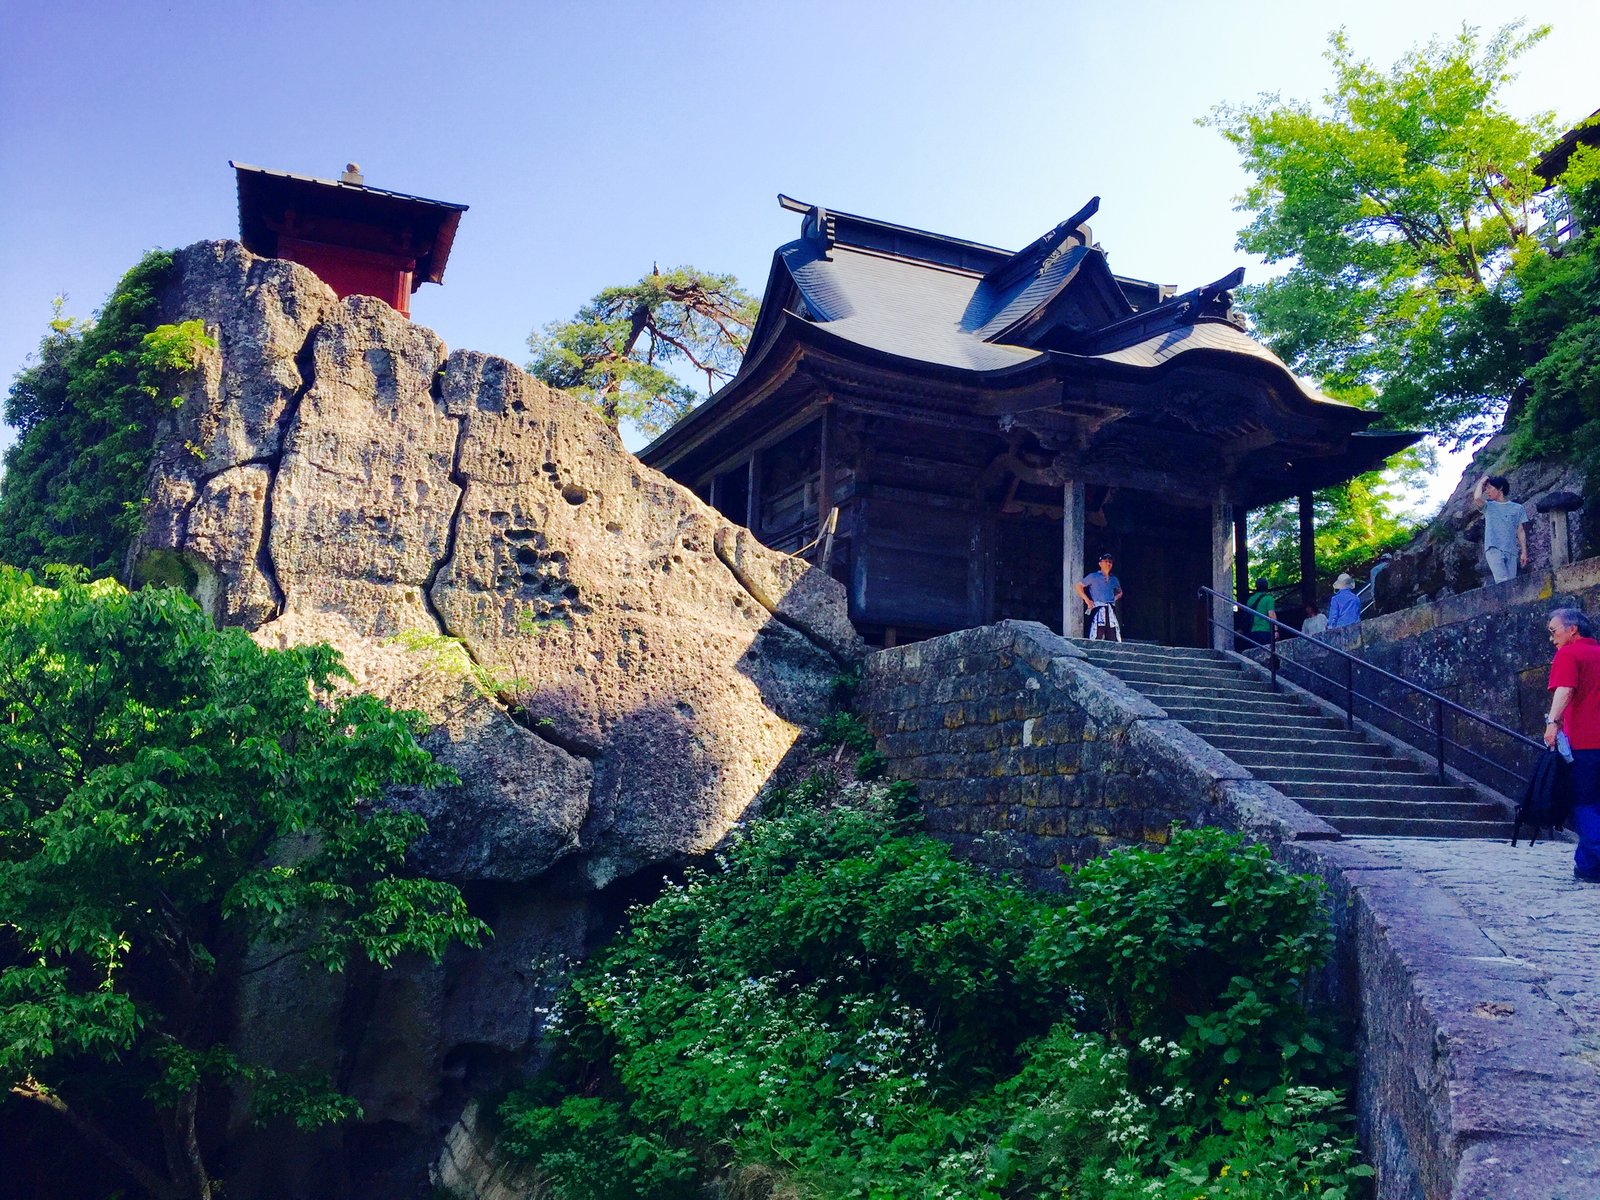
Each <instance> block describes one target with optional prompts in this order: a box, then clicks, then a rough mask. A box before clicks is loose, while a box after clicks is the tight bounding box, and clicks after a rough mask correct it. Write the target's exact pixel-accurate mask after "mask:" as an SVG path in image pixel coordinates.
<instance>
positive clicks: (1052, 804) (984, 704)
mask: <svg viewBox="0 0 1600 1200" xmlns="http://www.w3.org/2000/svg"><path fill="white" fill-rule="evenodd" d="M857 706H858V708H859V710H860V712H861V715H862V716H863V717H864V718H865V719H866V721H867V724H868V727H869V728H870V729H871V730H872V732H873V734H874V736H875V737H876V738H877V744H878V748H879V749H880V750H881V751H882V752H883V753H884V755H885V756H886V757H887V758H888V760H889V769H890V772H891V773H892V774H893V775H894V776H895V777H896V778H899V779H908V780H911V781H913V782H914V783H916V784H917V790H918V794H919V795H920V796H921V798H922V801H923V807H924V809H925V811H926V813H927V826H928V829H929V831H930V832H932V833H934V834H935V835H936V836H938V837H941V838H943V839H944V840H946V841H948V842H950V843H951V844H952V845H953V846H955V847H956V848H957V850H959V851H960V852H961V853H962V855H963V856H964V857H967V858H970V859H973V860H975V861H978V862H983V863H987V864H990V865H993V866H998V867H1007V868H1011V869H1014V870H1016V871H1017V872H1018V874H1019V875H1020V876H1021V877H1022V878H1023V879H1024V880H1026V881H1027V882H1029V883H1030V884H1032V885H1034V886H1038V887H1045V888H1051V887H1056V886H1058V885H1059V881H1060V878H1061V875H1060V868H1061V867H1062V866H1063V865H1074V864H1077V863H1081V862H1085V861H1087V860H1088V859H1090V858H1092V857H1094V856H1095V855H1097V854H1100V853H1103V852H1104V851H1105V850H1107V849H1110V848H1112V847H1114V846H1120V845H1130V844H1136V843H1156V844H1159V843H1163V842H1165V841H1166V839H1167V835H1168V831H1169V830H1170V829H1171V828H1172V826H1173V824H1174V823H1182V824H1187V825H1222V826H1225V827H1227V828H1232V829H1236V830H1241V831H1246V832H1249V833H1250V834H1251V835H1252V836H1254V837H1257V838H1258V839H1260V840H1263V841H1267V842H1273V843H1275V842H1281V841H1285V840H1296V839H1301V838H1312V839H1314V838H1331V837H1334V836H1336V835H1335V834H1334V831H1333V830H1332V829H1331V828H1330V827H1329V826H1328V825H1327V824H1326V823H1325V822H1323V821H1321V820H1319V819H1317V818H1316V817H1313V816H1311V815H1310V814H1308V813H1306V812H1304V811H1303V810H1302V809H1300V808H1299V807H1298V806H1297V805H1294V804H1291V803H1290V802H1288V801H1287V800H1284V799H1283V797H1282V796H1280V795H1279V794H1278V793H1277V792H1276V791H1275V790H1274V789H1272V788H1270V787H1267V786H1266V785H1264V784H1261V783H1257V782H1255V781H1254V780H1252V779H1251V778H1250V774H1249V772H1248V771H1246V770H1245V769H1244V768H1242V767H1239V766H1238V765H1236V764H1235V763H1233V762H1232V761H1231V760H1229V759H1228V758H1226V757H1225V756H1223V755H1221V754H1219V753H1218V752H1217V751H1216V750H1214V749H1212V748H1211V747H1210V746H1209V745H1207V744H1206V743H1205V742H1204V741H1202V740H1201V739H1200V738H1198V737H1196V736H1195V735H1194V734H1193V733H1190V732H1189V731H1188V730H1187V729H1184V728H1183V727H1182V726H1181V725H1179V724H1178V723H1177V722H1176V721H1174V720H1172V719H1171V718H1169V717H1168V716H1167V714H1166V712H1165V711H1164V710H1163V709H1161V708H1159V707H1157V706H1156V705H1155V704H1153V703H1152V702H1151V701H1149V700H1147V699H1145V698H1144V697H1143V696H1140V695H1139V694H1138V693H1137V692H1135V691H1133V690H1132V689H1131V688H1129V687H1128V686H1127V685H1126V684H1124V683H1122V682H1121V681H1120V680H1118V679H1117V678H1115V677H1114V676H1112V675H1110V674H1108V673H1106V672H1105V671H1102V670H1100V669H1099V668H1098V667H1095V666H1093V665H1091V664H1090V663H1089V661H1088V660H1087V658H1086V657H1085V656H1084V654H1083V652H1082V651H1081V650H1079V649H1078V648H1077V647H1075V646H1073V645H1072V643H1070V642H1068V641H1067V640H1066V639H1064V638H1061V637H1059V636H1057V635H1056V634H1054V633H1051V632H1050V631H1049V630H1048V629H1047V628H1045V626H1043V625H1040V624H1037V623H1035V622H1025V621H1004V622H1001V623H1000V624H998V625H989V626H984V627H982V628H979V629H966V630H962V631H960V632H957V633H952V634H949V635H947V636H945V637H941V638H935V639H933V640H931V641H926V642H918V643H915V644H913V645H910V646H900V647H896V648H894V649H891V650H883V651H880V652H879V653H877V654H874V655H872V656H871V657H870V658H868V659H867V662H866V666H865V671H864V678H863V682H862V687H861V690H860V693H859V694H858V700H857Z"/></svg>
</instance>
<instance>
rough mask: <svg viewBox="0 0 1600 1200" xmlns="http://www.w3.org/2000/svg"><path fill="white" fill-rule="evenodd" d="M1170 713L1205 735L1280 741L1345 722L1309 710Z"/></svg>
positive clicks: (1169, 711)
mask: <svg viewBox="0 0 1600 1200" xmlns="http://www.w3.org/2000/svg"><path fill="white" fill-rule="evenodd" d="M1167 715H1168V716H1171V717H1173V718H1174V719H1176V720H1179V721H1182V722H1183V723H1184V724H1185V725H1187V726H1188V727H1189V728H1190V729H1192V730H1194V732H1195V733H1198V734H1199V735H1200V736H1201V737H1204V738H1208V737H1210V736H1211V735H1212V734H1234V735H1243V736H1245V737H1273V738H1278V739H1280V740H1286V739H1290V738H1297V737H1304V736H1308V735H1315V734H1318V733H1320V732H1321V731H1323V730H1327V731H1328V732H1330V733H1331V732H1333V731H1334V730H1343V729H1344V724H1343V722H1341V721H1340V720H1338V718H1336V717H1322V716H1317V715H1315V714H1314V713H1312V712H1311V711H1310V710H1309V709H1308V710H1306V713H1305V715H1304V716H1286V715H1280V714H1278V713H1273V714H1272V715H1271V716H1270V717H1265V716H1264V717H1260V718H1254V719H1252V718H1249V717H1231V716H1229V715H1227V714H1226V713H1218V712H1214V711H1211V712H1204V711H1202V712H1195V713H1192V714H1190V713H1179V712H1174V711H1172V710H1171V709H1169V710H1168V713H1167Z"/></svg>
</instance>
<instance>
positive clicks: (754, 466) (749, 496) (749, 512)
mask: <svg viewBox="0 0 1600 1200" xmlns="http://www.w3.org/2000/svg"><path fill="white" fill-rule="evenodd" d="M749 470H750V474H749V480H750V483H749V486H748V487H747V488H746V492H745V505H744V527H745V528H746V529H748V530H749V531H750V532H751V533H753V534H755V535H756V536H757V537H760V536H761V451H759V450H757V451H755V452H754V453H752V454H751V455H750V468H749Z"/></svg>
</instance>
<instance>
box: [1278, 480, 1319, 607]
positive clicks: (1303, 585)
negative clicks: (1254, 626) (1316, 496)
mask: <svg viewBox="0 0 1600 1200" xmlns="http://www.w3.org/2000/svg"><path fill="white" fill-rule="evenodd" d="M1316 602H1317V532H1316V529H1315V527H1314V525H1313V523H1312V519H1311V493H1310V492H1301V493H1300V603H1301V604H1303V605H1305V604H1315V603H1316ZM1280 619H1281V618H1280Z"/></svg>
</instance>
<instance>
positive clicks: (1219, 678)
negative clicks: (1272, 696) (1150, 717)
mask: <svg viewBox="0 0 1600 1200" xmlns="http://www.w3.org/2000/svg"><path fill="white" fill-rule="evenodd" d="M1111 673H1112V674H1113V675H1115V676H1116V677H1117V678H1118V679H1120V680H1122V681H1123V682H1124V683H1129V684H1133V685H1134V686H1135V687H1146V686H1152V687H1162V686H1167V685H1173V686H1179V687H1183V686H1188V687H1200V686H1209V685H1213V684H1215V685H1218V686H1221V687H1226V688H1252V689H1254V690H1256V691H1260V692H1272V691H1273V688H1272V687H1271V685H1270V684H1267V683H1264V682H1262V681H1260V680H1258V679H1256V678H1255V676H1253V675H1247V674H1245V673H1244V672H1243V671H1233V670H1229V669H1228V668H1227V667H1216V668H1211V667H1195V668H1193V669H1190V670H1176V671H1158V670H1156V669H1155V668H1154V667H1123V666H1119V667H1117V669H1116V670H1114V671H1112V672H1111Z"/></svg>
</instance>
